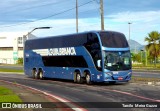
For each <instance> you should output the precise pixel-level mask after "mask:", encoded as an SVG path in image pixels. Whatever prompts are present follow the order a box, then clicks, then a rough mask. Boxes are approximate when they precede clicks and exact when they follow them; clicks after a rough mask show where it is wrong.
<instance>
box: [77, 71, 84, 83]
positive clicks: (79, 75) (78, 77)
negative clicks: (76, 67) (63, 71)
mask: <svg viewBox="0 0 160 111" xmlns="http://www.w3.org/2000/svg"><path fill="white" fill-rule="evenodd" d="M76 82H77V83H79V84H82V83H83V78H82V77H81V74H80V73H77V74H76Z"/></svg>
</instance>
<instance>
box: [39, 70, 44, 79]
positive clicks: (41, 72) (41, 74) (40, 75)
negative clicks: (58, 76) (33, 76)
mask: <svg viewBox="0 0 160 111" xmlns="http://www.w3.org/2000/svg"><path fill="white" fill-rule="evenodd" d="M39 79H43V71H40V72H39Z"/></svg>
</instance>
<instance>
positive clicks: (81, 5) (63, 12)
mask: <svg viewBox="0 0 160 111" xmlns="http://www.w3.org/2000/svg"><path fill="white" fill-rule="evenodd" d="M93 1H94V0H91V1H89V2H86V3H84V4H81V5H79V6H78V7H82V6H84V5H87V4H89V3H92V2H93ZM75 8H76V7H73V8H70V9H68V10H65V11H62V12H59V13H55V14H53V15H50V16H47V17H44V18H40V19H37V20H33V21H30V22H24V23H20V24H13V25H5V26H3V27H13V26H18V25H24V24H29V23H33V22H37V21H41V20H45V19H48V18H51V17H54V16H57V15H60V14H63V13H66V12H68V11H71V10H73V9H75Z"/></svg>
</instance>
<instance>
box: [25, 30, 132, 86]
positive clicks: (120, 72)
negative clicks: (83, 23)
mask: <svg viewBox="0 0 160 111" xmlns="http://www.w3.org/2000/svg"><path fill="white" fill-rule="evenodd" d="M24 72H25V74H26V75H28V76H29V77H33V78H35V79H43V78H58V79H67V80H73V81H74V82H77V83H83V82H86V83H87V84H91V83H93V82H110V83H115V82H128V81H129V80H130V79H131V75H132V69H131V54H130V48H129V45H128V42H127V40H126V38H125V35H124V34H122V33H120V32H115V31H90V32H84V33H78V34H69V35H60V36H50V37H43V38H36V39H30V40H26V41H25V46H24Z"/></svg>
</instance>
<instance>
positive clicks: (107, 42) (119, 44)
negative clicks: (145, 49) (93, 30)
mask: <svg viewBox="0 0 160 111" xmlns="http://www.w3.org/2000/svg"><path fill="white" fill-rule="evenodd" d="M100 38H101V41H102V45H103V46H104V47H110V48H126V47H129V46H128V42H127V40H126V38H125V36H124V35H123V34H121V33H118V32H100Z"/></svg>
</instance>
